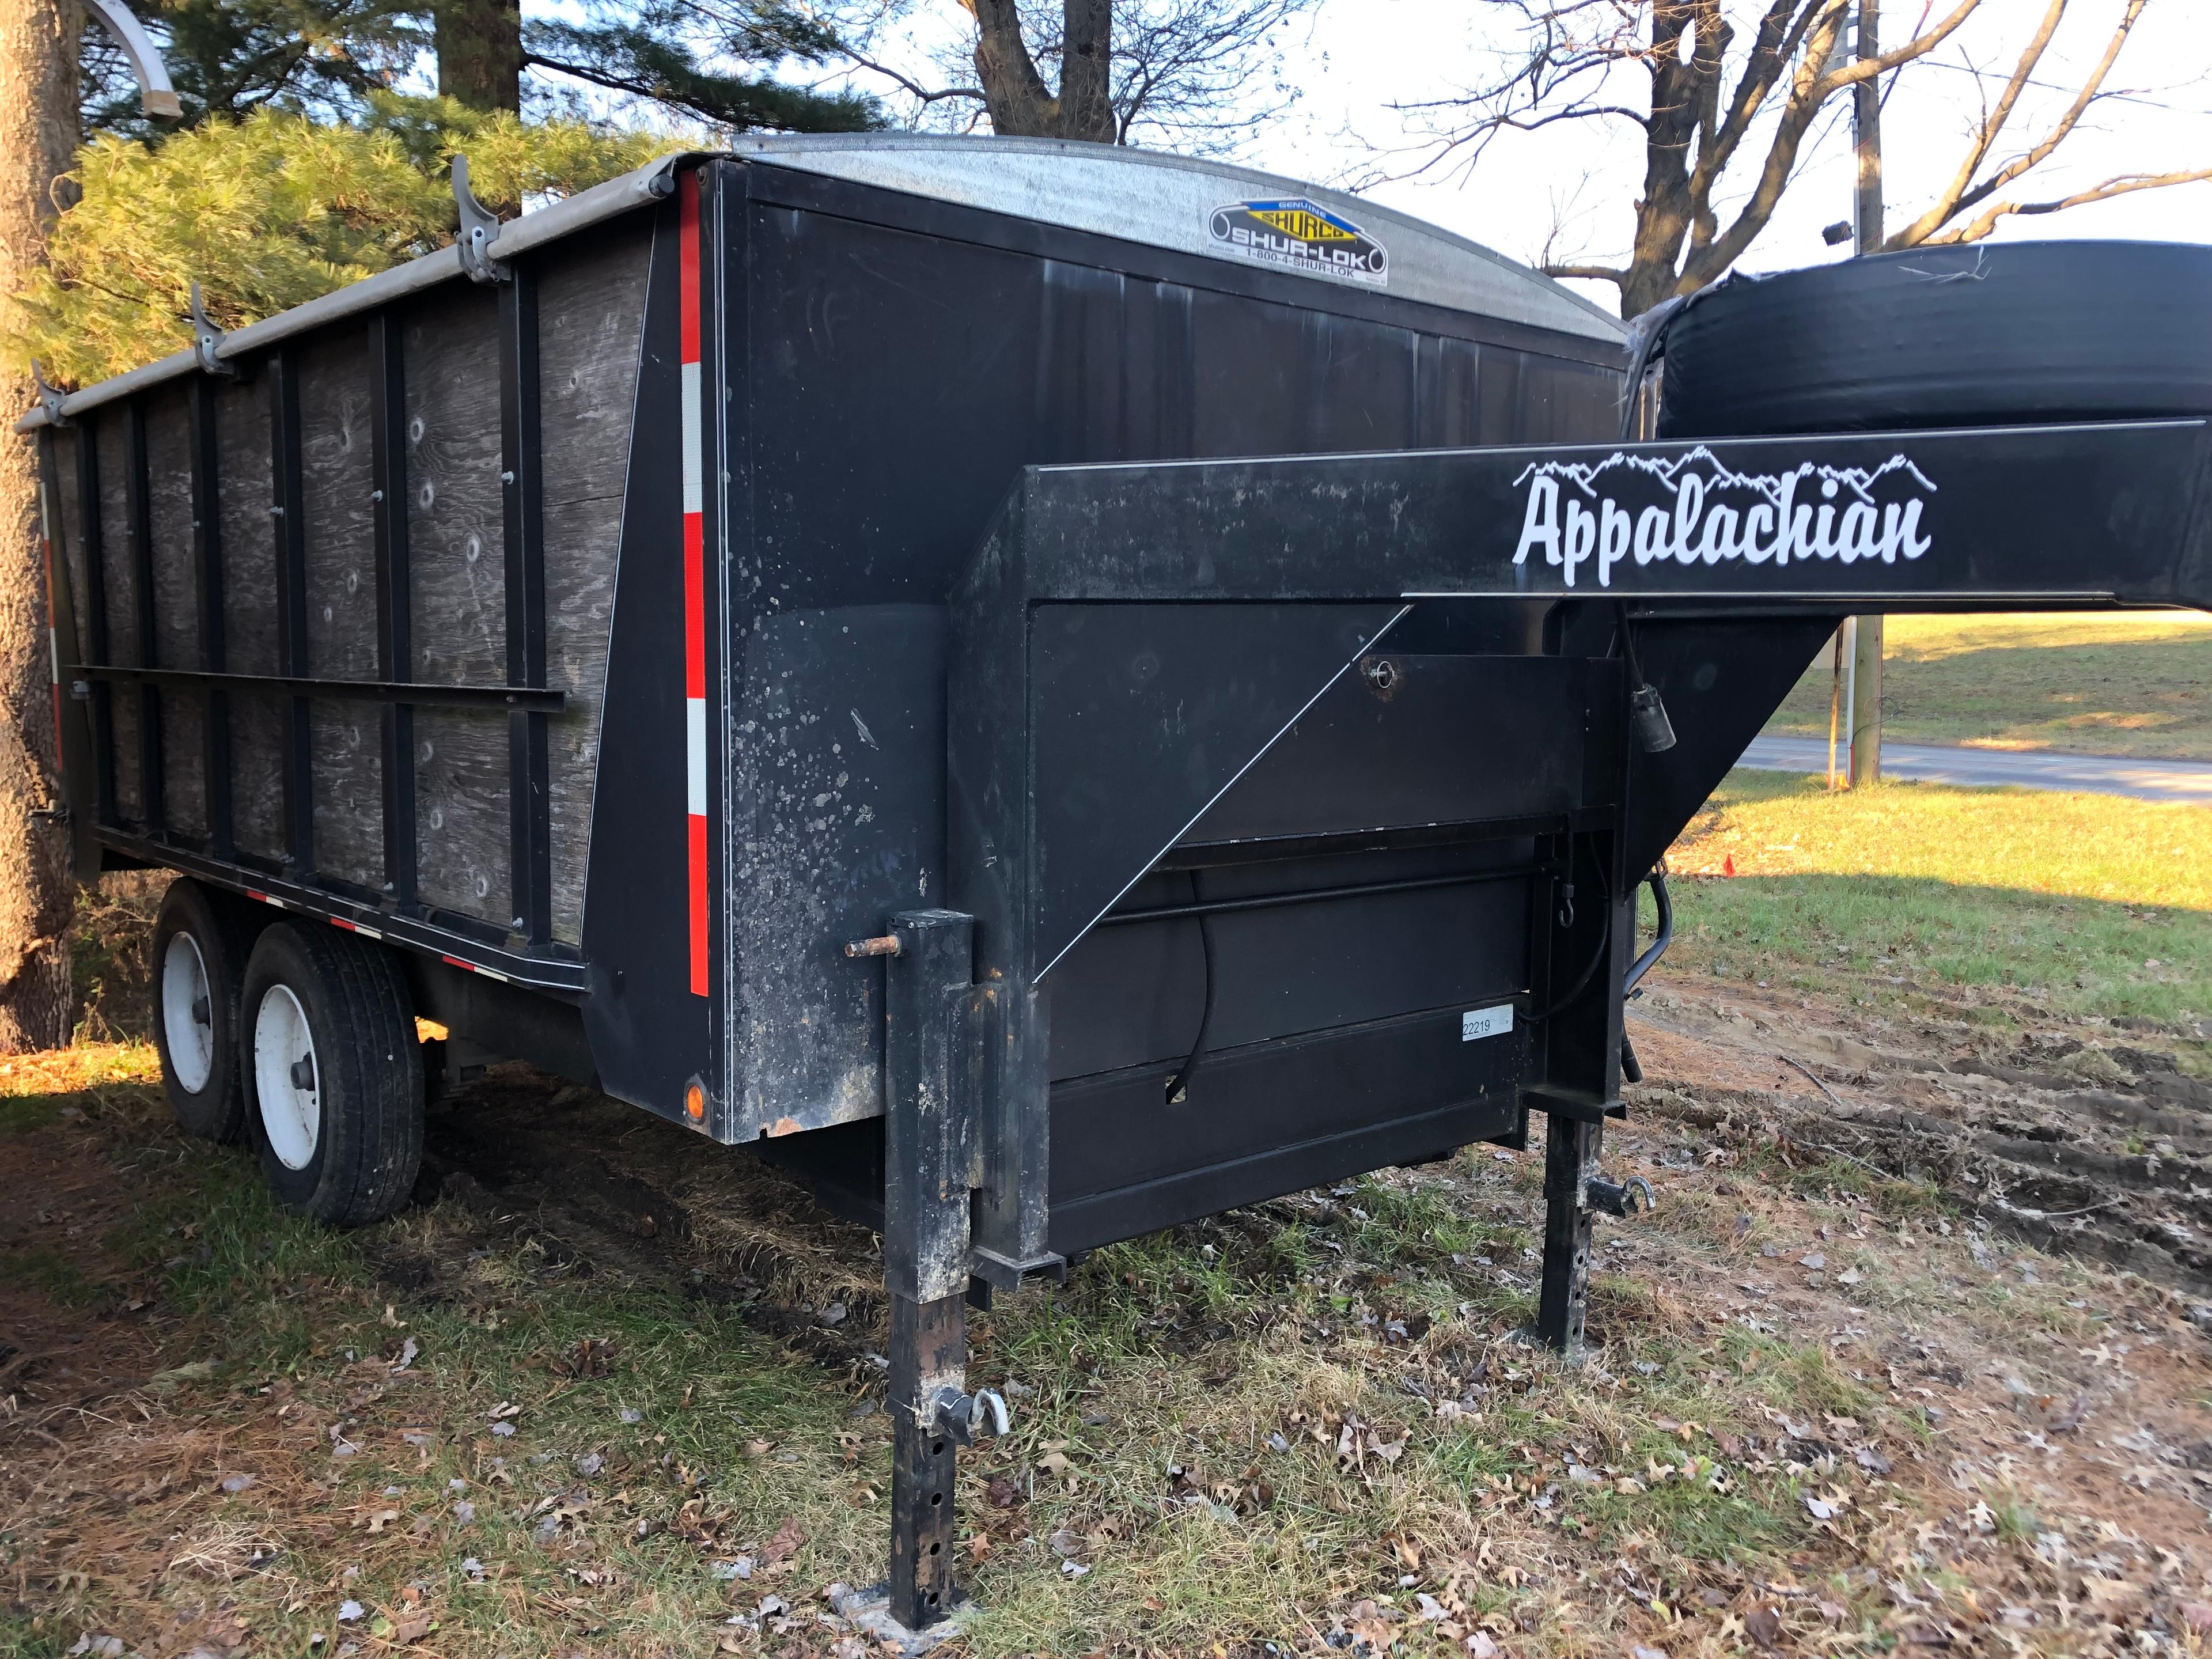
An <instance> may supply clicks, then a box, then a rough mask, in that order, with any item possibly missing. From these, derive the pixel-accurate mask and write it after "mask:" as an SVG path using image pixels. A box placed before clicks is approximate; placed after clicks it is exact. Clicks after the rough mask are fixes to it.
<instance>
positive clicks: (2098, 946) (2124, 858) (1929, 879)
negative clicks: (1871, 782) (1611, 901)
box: [1647, 770, 2212, 1020]
mask: <svg viewBox="0 0 2212 1659" xmlns="http://www.w3.org/2000/svg"><path fill="white" fill-rule="evenodd" d="M1670 863H1671V865H1672V867H1673V868H1674V870H1676V871H1677V872H1680V873H1681V874H1682V875H1685V876H1687V877H1691V878H1692V879H1689V880H1683V881H1678V882H1677V883H1676V884H1675V891H1676V899H1677V908H1678V913H1679V915H1680V955H1679V957H1678V958H1677V959H1678V960H1679V961H1680V962H1681V963H1683V964H1684V965H1686V966H1690V967H1692V968H1698V969H1704V970H1705V971H1709V972H1713V973H1717V974H1719V975H1723V976H1736V975H1741V976H1743V977H1747V978H1750V979H1753V980H1754V981H1755V980H1758V979H1762V978H1780V979H1783V980H1784V981H1787V982H1790V983H1802V984H1805V985H1807V986H1808V987H1812V986H1818V985H1820V984H1822V983H1824V982H1825V981H1826V980H1827V979H1828V978H1830V977H1832V976H1834V975H1836V974H1837V973H1838V970H1841V971H1842V972H1844V973H1846V974H1848V975H1851V976H1853V977H1855V978H1857V977H1859V976H1864V977H1865V978H1866V979H1868V980H1869V981H1872V982H1874V983H1876V984H1881V983H1887V982H1893V983H1896V984H1899V985H1911V984H1916V983H1923V982H1926V981H1938V982H1942V983H1945V984H1950V985H1959V986H1973V987H1988V988H1990V989H1993V990H2002V991H2006V992H2016V993H2021V994H2025V995H2027V997H2028V998H2029V999H2030V1000H2041V1001H2044V1002H2046V1003H2047V1004H2048V1006H2051V1008H2053V1009H2054V1010H2058V1011H2064V1012H2074V1013H2094V1014H2106V1015H2112V1014H2127V1015H2135V1016H2138V1017H2142V1018H2155V1019H2161V1020H2179V1019H2182V1018H2190V1017H2197V1016H2202V1015H2203V1014H2205V1013H2207V1012H2212V812H2208V811H2206V810H2205V809H2204V808H2203V807H2198V806H2180V805H2165V804H2161V803H2155V802H2150V801H2140V800H2131V799H2123V798H2120V797H2117V796H2106V795H2069V794H2057V793H2049V792H2045V791H2030V790H2015V789H1960V788H1952V787H1946V786H1943V785H1938V784H1918V783H1887V784H1882V785H1881V786H1878V787H1874V788H1869V789H1861V790H1857V791H1850V792H1842V793H1834V794H1831V793H1828V792H1827V790H1826V788H1825V787H1823V784H1822V782H1821V781H1820V780H1819V779H1817V778H1799V777H1796V776H1795V775H1789V774H1784V773H1779V772H1760V771H1750V770H1739V771H1736V772H1734V773H1731V774H1730V775H1729V778H1728V781H1726V782H1725V783H1724V784H1723V786H1722V787H1721V789H1720V790H1719V791H1718V792H1717V793H1716V794H1715V795H1714V797H1713V799H1712V800H1711V803H1710V804H1709V805H1707V806H1706V808H1705V811H1703V812H1701V813H1700V814H1699V817H1698V818H1697V819H1696V820H1695V821H1694V822H1693V823H1692V826H1691V828H1690V829H1689V830H1688V832H1687V833H1686V835H1685V836H1684V837H1683V839H1682V841H1681V842H1680V844H1678V846H1677V848H1676V849H1675V851H1674V854H1673V855H1672V858H1671V860H1670ZM1731 867H1733V869H1734V872H1735V874H1734V877H1733V878H1728V877H1726V876H1724V875H1723V872H1725V871H1727V870H1729V868H1731ZM1698 878H1703V879H1698ZM1647 904H1648V900H1647Z"/></svg>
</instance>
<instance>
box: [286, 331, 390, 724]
mask: <svg viewBox="0 0 2212 1659" xmlns="http://www.w3.org/2000/svg"><path fill="white" fill-rule="evenodd" d="M300 464H301V510H302V512H303V513H305V515H306V520H307V528H306V536H307V664H308V668H309V671H311V672H313V674H314V675H315V676H316V677H317V678H321V679H374V678H376V672H377V663H376V543H375V528H374V502H372V501H370V500H369V495H368V492H369V490H370V489H372V488H373V487H374V486H373V484H372V483H371V482H370V477H369V432H368V351H367V348H366V346H365V345H364V344H363V343H362V338H361V337H359V336H358V335H345V336H341V337H338V338H337V339H334V340H325V341H321V342H319V343H316V344H314V345H313V346H311V347H309V348H308V349H307V351H306V353H304V354H303V356H302V359H301V366H300ZM317 759H318V761H319V760H320V757H319V756H318V757H317Z"/></svg>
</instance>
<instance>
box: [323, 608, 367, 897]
mask: <svg viewBox="0 0 2212 1659" xmlns="http://www.w3.org/2000/svg"><path fill="white" fill-rule="evenodd" d="M372 637H373V636H372ZM309 711H310V712H309V715H308V726H309V731H310V733H311V741H312V742H313V746H314V755H315V778H314V815H315V824H314V834H315V868H316V869H317V870H318V871H319V872H322V873H323V874H325V875H331V876H337V877H338V878H341V879H343V880H346V881H350V882H356V883H358V884H360V885H362V886H363V887H367V888H370V889H372V890H373V889H375V888H380V887H381V886H383V884H384V723H383V719H382V715H381V713H380V710H379V709H378V708H377V705H376V704H374V703H373V702H335V701H333V700H331V699H328V698H322V697H318V698H317V699H315V701H314V702H313V703H312V704H311V705H310V706H309Z"/></svg>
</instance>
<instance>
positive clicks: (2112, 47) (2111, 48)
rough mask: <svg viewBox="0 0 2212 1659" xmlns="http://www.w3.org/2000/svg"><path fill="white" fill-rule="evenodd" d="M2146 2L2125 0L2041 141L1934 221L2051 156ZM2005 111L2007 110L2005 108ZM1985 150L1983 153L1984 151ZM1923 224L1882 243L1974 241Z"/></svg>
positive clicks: (2061, 4) (2059, 0) (2061, 2)
mask: <svg viewBox="0 0 2212 1659" xmlns="http://www.w3.org/2000/svg"><path fill="white" fill-rule="evenodd" d="M2145 3H2146V0H2128V6H2127V10H2126V11H2125V12H2124V13H2123V14H2122V15H2121V17H2120V21H2119V24H2118V27H2116V28H2115V29H2113V31H2112V38H2111V39H2110V40H2107V41H2106V43H2105V55H2104V56H2103V57H2102V58H2100V59H2099V60H2098V62H2097V67H2096V69H2095V70H2093V71H2092V72H2091V73H2090V75H2089V76H2088V77H2087V79H2086V80H2085V81H2084V82H2082V84H2081V90H2080V92H2078V93H2077V94H2075V98H2074V101H2073V102H2072V103H2071V104H2069V106H2067V109H2066V112H2065V113H2064V114H2063V115H2062V116H2061V117H2060V118H2058V120H2057V123H2056V124H2055V125H2053V126H2052V127H2051V131H2050V132H2049V133H2047V134H2046V135H2045V137H2044V138H2043V139H2042V141H2041V142H2040V143H2037V144H2035V145H2034V146H2033V148H2031V149H2028V150H2027V151H2026V152H2025V153H2023V154H2022V155H2016V156H2015V157H2014V158H2013V159H2012V160H2011V161H2008V162H2006V163H2005V165H2004V166H2002V167H1999V168H1998V169H1997V170H1996V172H1995V173H1992V174H1990V177H1989V178H1987V179H1984V180H1983V181H1982V182H1981V183H1980V184H1978V185H1974V186H1973V187H1972V189H1970V190H1966V191H1962V192H1961V193H1960V196H1959V197H1958V199H1957V200H1956V201H1955V202H1954V203H1953V204H1951V207H1950V210H1949V211H1948V212H1947V213H1945V214H1944V216H1943V217H1942V219H1937V220H1936V222H1935V224H1936V225H1941V224H1942V223H1943V222H1944V221H1945V220H1948V219H1949V218H1951V217H1952V216H1954V215H1956V214H1958V213H1960V212H1963V211H1964V210H1966V209H1968V208H1971V207H1976V206H1978V205H1979V204H1981V203H1983V202H1985V201H1987V200H1988V199H1989V198H1990V197H1992V196H1994V195H1996V192H1997V191H2001V190H2002V189H2003V188H2004V187H2005V186H2006V185H2009V184H2010V183H2012V182H2013V180H2014V179H2017V178H2019V177H2020V176H2021V174H2022V173H2026V172H2027V171H2028V169H2029V168H2031V167H2038V166H2040V165H2041V164H2042V163H2043V162H2044V161H2047V160H2048V159H2050V156H2051V152H2052V151H2053V150H2056V149H2057V148H2058V146H2059V145H2061V144H2063V143H2065V142H2066V139H2067V137H2069V135H2070V134H2071V133H2072V132H2073V131H2074V129H2075V126H2076V125H2079V124H2080V122H2081V116H2082V112H2084V111H2086V110H2087V108H2088V107H2089V106H2090V105H2091V104H2093V103H2094V102H2095V101H2096V100H2097V96H2098V94H2099V93H2100V90H2101V89H2102V88H2103V87H2104V84H2105V77H2106V76H2107V75H2110V74H2111V73H2112V64H2113V61H2114V60H2115V59H2117V58H2118V57H2119V55H2120V48H2121V47H2122V46H2125V45H2126V44H2127V39H2128V34H2129V33H2130V31H2131V30H2132V29H2133V28H2134V27H2135V26H2136V19H2137V18H2138V17H2140V16H2142V9H2143V6H2144V4H2145ZM2054 7H2055V9H2058V10H2063V9H2065V0H2054ZM2027 67H2030V68H2032V67H2033V65H2032V64H2030V65H2028V66H2027ZM2006 90H2007V92H2008V93H2009V92H2010V91H2011V88H2007V89H2006ZM2007 112H2009V110H2007ZM1984 153H1986V151H1985V152H1984ZM2000 217H2002V215H2000ZM1992 222H1994V221H1992ZM1923 225H1927V216H1925V215H1923V216H1922V218H1921V219H1919V220H1917V221H1916V222H1914V223H1913V224H1911V225H1910V226H1908V227H1906V228H1905V230H1904V231H1900V232H1899V233H1898V237H1896V238H1893V239H1891V241H1890V242H1888V243H1885V244H1884V246H1898V247H1912V246H1918V245H1920V244H1923V243H1928V242H1944V241H1972V240H1976V239H1975V238H1973V237H1969V236H1956V237H1953V236H1942V235H1936V234H1931V233H1932V232H1933V231H1934V229H1935V226H1934V225H1929V226H1928V228H1926V229H1923V228H1922V227H1923ZM1915 233H1917V234H1915ZM1984 234H1987V233H1986V232H1984ZM1908 236H1909V237H1910V239H1911V240H1899V239H1900V238H1905V237H1908Z"/></svg>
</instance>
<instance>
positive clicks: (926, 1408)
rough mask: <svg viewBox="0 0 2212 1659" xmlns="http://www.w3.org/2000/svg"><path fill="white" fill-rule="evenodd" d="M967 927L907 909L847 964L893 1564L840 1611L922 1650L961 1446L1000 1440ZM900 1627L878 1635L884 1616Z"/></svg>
mask: <svg viewBox="0 0 2212 1659" xmlns="http://www.w3.org/2000/svg"><path fill="white" fill-rule="evenodd" d="M866 944H867V945H869V946H872V947H873V948H871V949H865V950H848V954H850V955H853V956H854V957H861V956H879V957H883V958H884V1286H885V1289H886V1290H887V1291H889V1293H890V1400H889V1402H888V1404H889V1410H890V1419H891V1505H890V1508H891V1515H890V1521H891V1561H890V1580H889V1582H888V1583H886V1584H885V1585H884V1587H883V1589H882V1590H881V1591H880V1592H879V1593H878V1592H863V1593H862V1594H861V1595H859V1596H856V1597H854V1598H850V1599H851V1601H852V1606H851V1608H850V1609H849V1610H848V1611H847V1616H848V1617H849V1618H853V1619H854V1620H856V1622H860V1623H861V1624H862V1625H863V1626H864V1627H866V1628H870V1629H872V1630H877V1631H880V1632H882V1633H883V1634H884V1635H885V1636H888V1637H890V1638H891V1639H892V1642H893V1644H894V1645H898V1646H902V1647H905V1648H907V1649H908V1650H918V1649H919V1647H920V1646H921V1645H924V1644H926V1643H927V1640H928V1638H932V1637H933V1636H935V1635H936V1634H938V1633H939V1632H942V1631H944V1630H945V1621H946V1620H948V1619H949V1618H950V1617H951V1614H952V1613H953V1612H954V1611H955V1609H956V1608H957V1607H958V1605H959V1602H960V1600H961V1595H960V1589H959V1585H958V1583H957V1580H956V1578H955V1577H954V1573H953V1558H954V1542H955V1539H954V1528H955V1525H956V1521H957V1516H956V1515H955V1511H954V1504H953V1493H954V1489H955V1484H956V1480H957V1474H958V1472H959V1468H958V1458H959V1449H960V1448H961V1447H963V1446H968V1445H973V1444H974V1443H975V1440H976V1438H977V1437H978V1435H979V1434H981V1433H984V1432H997V1433H1000V1434H1003V1433H1005V1432H1006V1429H1007V1427H1008V1426H1009V1422H1008V1413H1007V1411H1006V1401H1004V1400H1002V1399H1001V1398H1000V1396H999V1395H996V1394H994V1393H993V1392H991V1391H990V1390H988V1389H985V1390H981V1391H980V1392H977V1393H973V1394H971V1393H969V1389H968V1385H967V1364H968V1316H967V1295H968V1285H969V1266H970V1253H971V1242H972V1241H971V1240H970V1237H969V1193H970V1190H971V1188H973V1186H974V1184H975V1163H976V1152H977V1146H976V1136H975V1124H974V1116H975V1089H974V1086H973V1083H972V1080H971V1079H970V1076H969V1068H970V1065H971V1062H972V1060H973V1059H974V1057H975V1053H976V1044H975V1018H976V1014H977V1012H978V1006H979V1002H980V1000H981V997H982V996H983V995H984V993H982V992H981V991H979V989H978V988H977V987H976V986H975V982H974V980H975V920H974V918H973V917H970V916H967V915H961V914H960V913H958V912H957V911H951V910H913V911H907V912H903V913H902V914H901V915H896V916H894V917H893V918H892V919H891V927H890V932H889V933H885V934H884V935H883V936H881V938H880V939H874V940H870V941H866ZM884 1620H889V1621H890V1623H891V1624H893V1625H896V1626H897V1627H898V1628H897V1629H896V1630H895V1631H893V1630H885V1629H884Z"/></svg>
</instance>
